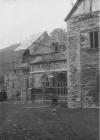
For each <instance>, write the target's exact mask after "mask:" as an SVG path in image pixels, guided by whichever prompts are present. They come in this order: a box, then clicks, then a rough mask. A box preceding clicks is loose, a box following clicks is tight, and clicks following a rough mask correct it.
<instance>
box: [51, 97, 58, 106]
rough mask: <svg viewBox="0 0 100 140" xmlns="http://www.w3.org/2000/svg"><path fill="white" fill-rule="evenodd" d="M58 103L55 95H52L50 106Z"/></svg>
mask: <svg viewBox="0 0 100 140" xmlns="http://www.w3.org/2000/svg"><path fill="white" fill-rule="evenodd" d="M57 104H58V99H57V96H56V95H53V96H52V107H56V106H57Z"/></svg>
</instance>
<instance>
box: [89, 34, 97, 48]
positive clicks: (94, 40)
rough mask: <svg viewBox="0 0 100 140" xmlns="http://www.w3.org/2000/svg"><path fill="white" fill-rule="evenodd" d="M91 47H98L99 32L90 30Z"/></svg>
mask: <svg viewBox="0 0 100 140" xmlns="http://www.w3.org/2000/svg"><path fill="white" fill-rule="evenodd" d="M90 48H98V32H97V31H93V32H90Z"/></svg>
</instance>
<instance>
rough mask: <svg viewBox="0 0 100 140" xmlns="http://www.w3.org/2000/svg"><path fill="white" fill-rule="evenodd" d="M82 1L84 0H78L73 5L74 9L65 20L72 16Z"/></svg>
mask: <svg viewBox="0 0 100 140" xmlns="http://www.w3.org/2000/svg"><path fill="white" fill-rule="evenodd" d="M81 1H82V0H77V1H76V2H75V4H74V6H73V7H72V9H71V10H70V12H69V13H68V15H67V16H66V18H65V19H64V21H67V20H68V19H69V18H70V17H71V15H72V13H73V12H74V11H75V10H76V8H77V6H78V4H79V3H80V2H81Z"/></svg>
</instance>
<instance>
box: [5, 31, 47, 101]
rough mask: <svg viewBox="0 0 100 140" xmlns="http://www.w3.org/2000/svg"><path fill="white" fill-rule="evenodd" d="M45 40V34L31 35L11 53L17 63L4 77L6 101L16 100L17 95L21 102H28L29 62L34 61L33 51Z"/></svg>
mask: <svg viewBox="0 0 100 140" xmlns="http://www.w3.org/2000/svg"><path fill="white" fill-rule="evenodd" d="M46 38H48V34H47V32H44V33H39V34H37V35H33V36H32V37H31V38H30V39H29V40H26V41H24V42H23V43H21V44H20V45H19V46H18V47H17V48H16V49H15V50H14V51H13V54H14V55H13V56H14V57H16V58H17V57H18V58H19V62H18V63H15V65H14V68H13V70H12V71H10V72H9V73H8V74H7V76H6V80H5V85H6V86H7V94H8V99H15V100H16V99H17V93H19V96H20V99H21V100H28V90H29V72H30V62H31V61H33V60H34V59H35V56H34V55H33V52H34V50H36V49H37V47H38V46H41V44H42V43H43V42H45V41H46ZM16 58H13V59H16Z"/></svg>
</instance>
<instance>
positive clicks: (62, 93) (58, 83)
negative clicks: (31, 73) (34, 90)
mask: <svg viewBox="0 0 100 140" xmlns="http://www.w3.org/2000/svg"><path fill="white" fill-rule="evenodd" d="M42 80H43V87H42V95H43V99H44V100H48V101H50V100H51V98H52V96H53V95H54V94H55V95H56V96H57V97H58V99H59V100H60V99H61V98H62V99H65V98H66V97H67V72H60V73H54V74H53V75H52V76H51V77H47V76H45V77H44V79H42Z"/></svg>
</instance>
